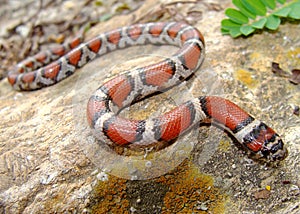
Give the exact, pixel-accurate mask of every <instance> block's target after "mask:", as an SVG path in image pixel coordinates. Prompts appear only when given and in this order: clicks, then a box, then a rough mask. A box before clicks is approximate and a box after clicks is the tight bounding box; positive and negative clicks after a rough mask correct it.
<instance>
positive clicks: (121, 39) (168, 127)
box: [8, 23, 287, 161]
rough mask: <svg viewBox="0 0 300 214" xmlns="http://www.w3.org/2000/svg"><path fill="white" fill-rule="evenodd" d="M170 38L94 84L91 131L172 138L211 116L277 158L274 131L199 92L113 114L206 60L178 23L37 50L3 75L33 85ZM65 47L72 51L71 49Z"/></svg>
mask: <svg viewBox="0 0 300 214" xmlns="http://www.w3.org/2000/svg"><path fill="white" fill-rule="evenodd" d="M144 44H155V45H175V46H179V47H180V49H179V50H178V51H177V52H176V53H174V54H173V55H171V56H170V57H169V58H167V59H165V60H163V61H161V62H159V63H155V64H152V65H148V66H145V67H140V68H137V69H135V70H132V71H129V72H127V73H124V74H122V75H119V76H117V77H115V78H113V79H111V80H109V81H108V82H106V83H104V84H103V85H102V86H100V87H99V88H98V89H97V90H96V92H95V93H94V94H93V95H92V96H91V98H90V99H89V101H88V105H87V119H88V123H89V125H90V127H91V129H92V130H93V133H94V135H95V136H96V137H97V138H98V139H100V140H101V141H103V142H106V143H108V144H117V145H128V144H136V145H138V146H145V145H152V144H155V143H156V142H158V141H170V140H173V139H175V138H177V137H178V136H179V135H181V134H182V133H184V132H186V131H187V130H189V129H190V128H191V127H193V126H195V125H196V124H199V123H200V122H201V121H203V120H206V119H211V120H212V121H213V122H216V123H218V125H221V126H222V127H223V128H225V129H226V130H227V131H228V132H229V133H231V134H232V136H234V137H235V138H236V139H237V141H238V142H239V143H240V144H241V145H242V146H243V147H244V148H245V149H246V150H247V151H249V152H250V153H252V154H255V156H256V157H258V158H261V159H264V160H267V161H277V160H282V159H284V158H285V157H286V155H287V149H286V148H285V147H284V144H283V142H282V140H281V138H280V137H279V136H278V134H276V133H275V131H274V130H273V129H271V128H270V127H268V126H267V125H266V124H264V123H263V122H260V121H259V120H256V119H254V118H253V117H252V116H250V115H249V114H248V113H247V112H245V111H244V110H242V109H241V108H240V107H238V106H237V105H235V104H234V103H232V102H231V101H229V100H227V99H224V98H220V97H213V96H201V97H199V98H195V99H193V100H190V101H188V102H185V103H183V104H181V105H180V106H178V107H176V108H175V109H173V110H171V111H169V112H168V113H166V114H164V115H161V116H159V117H157V118H149V119H146V120H135V119H127V118H122V117H120V116H118V113H117V112H119V111H120V110H122V108H124V107H125V106H128V105H130V104H132V103H134V102H137V101H139V100H140V99H142V98H144V97H146V96H148V95H151V94H153V93H155V92H157V91H162V90H165V89H168V88H171V87H174V86H176V85H177V84H178V83H180V82H181V81H183V80H185V79H186V78H187V77H189V76H190V75H191V74H193V73H194V72H195V71H196V70H197V69H198V68H199V67H200V65H201V64H202V62H203V60H204V52H205V45H204V38H203V36H202V34H201V33H200V32H199V31H198V30H197V29H196V28H194V27H192V26H190V25H187V24H183V23H148V24H137V25H132V26H129V27H123V28H119V29H116V30H113V31H110V32H107V33H103V34H100V35H99V36H97V37H96V38H94V39H92V40H90V41H88V42H86V43H81V40H80V39H79V38H76V39H75V40H74V41H72V42H71V43H70V44H68V45H65V46H60V47H59V48H56V49H53V50H50V51H48V52H43V53H39V54H37V55H35V56H33V57H31V58H28V59H26V60H25V61H23V62H21V63H19V64H18V65H17V66H16V68H15V69H14V70H12V71H11V72H9V75H8V80H9V82H10V84H11V85H12V86H13V87H14V88H15V89H16V90H35V89H39V88H42V87H46V86H50V85H53V84H56V83H57V82H59V81H61V80H63V79H65V78H66V77H68V76H70V75H72V74H73V73H74V72H75V70H76V69H77V68H80V67H82V66H83V65H85V64H86V63H88V62H89V61H91V60H92V59H94V58H96V57H97V56H101V55H104V54H106V53H108V52H110V51H114V50H117V49H122V48H126V47H128V46H133V45H144ZM69 50H70V51H69Z"/></svg>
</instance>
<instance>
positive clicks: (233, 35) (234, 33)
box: [229, 28, 242, 38]
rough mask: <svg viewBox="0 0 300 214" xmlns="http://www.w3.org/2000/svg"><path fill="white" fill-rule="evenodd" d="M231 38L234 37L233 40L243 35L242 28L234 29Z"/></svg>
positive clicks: (231, 31)
mask: <svg viewBox="0 0 300 214" xmlns="http://www.w3.org/2000/svg"><path fill="white" fill-rule="evenodd" d="M229 33H230V36H232V37H233V38H236V37H239V36H240V35H242V33H241V31H240V28H232V29H231V30H230V31H229Z"/></svg>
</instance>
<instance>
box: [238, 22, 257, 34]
mask: <svg viewBox="0 0 300 214" xmlns="http://www.w3.org/2000/svg"><path fill="white" fill-rule="evenodd" d="M240 30H241V32H242V34H244V35H245V36H248V35H250V34H251V33H253V32H254V30H255V29H254V28H253V27H251V26H250V25H244V26H242V27H241V29H240Z"/></svg>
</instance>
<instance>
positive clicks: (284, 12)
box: [273, 7, 292, 17]
mask: <svg viewBox="0 0 300 214" xmlns="http://www.w3.org/2000/svg"><path fill="white" fill-rule="evenodd" d="M291 10H292V9H291V8H289V7H283V8H281V9H279V10H277V11H275V12H274V13H273V15H275V16H280V17H287V16H288V15H289V13H290V11H291Z"/></svg>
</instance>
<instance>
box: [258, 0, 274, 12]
mask: <svg viewBox="0 0 300 214" xmlns="http://www.w3.org/2000/svg"><path fill="white" fill-rule="evenodd" d="M261 2H262V3H263V4H264V5H266V6H267V7H268V8H270V9H272V10H274V9H275V7H276V2H275V0H261Z"/></svg>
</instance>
